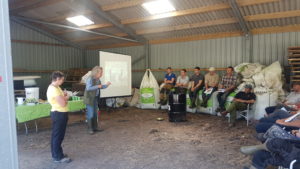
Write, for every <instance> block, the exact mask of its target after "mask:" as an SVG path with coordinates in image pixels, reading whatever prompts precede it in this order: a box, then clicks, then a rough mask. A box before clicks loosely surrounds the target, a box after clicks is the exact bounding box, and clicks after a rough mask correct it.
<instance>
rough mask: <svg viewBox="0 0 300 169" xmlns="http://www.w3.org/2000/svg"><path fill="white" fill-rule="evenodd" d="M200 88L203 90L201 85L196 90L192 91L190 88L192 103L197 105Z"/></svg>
mask: <svg viewBox="0 0 300 169" xmlns="http://www.w3.org/2000/svg"><path fill="white" fill-rule="evenodd" d="M200 90H201V88H200V87H198V88H196V89H195V90H194V91H192V90H191V89H190V91H189V96H190V99H191V105H195V102H196V100H197V96H198V93H199V91H200Z"/></svg>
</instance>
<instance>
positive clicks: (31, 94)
mask: <svg viewBox="0 0 300 169" xmlns="http://www.w3.org/2000/svg"><path fill="white" fill-rule="evenodd" d="M39 92H40V89H39V88H38V87H30V88H25V93H26V99H36V100H38V99H39Z"/></svg>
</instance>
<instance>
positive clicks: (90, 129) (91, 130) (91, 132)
mask: <svg viewBox="0 0 300 169" xmlns="http://www.w3.org/2000/svg"><path fill="white" fill-rule="evenodd" d="M87 124H88V132H89V134H91V135H92V134H94V130H93V121H92V119H90V120H88V121H87Z"/></svg>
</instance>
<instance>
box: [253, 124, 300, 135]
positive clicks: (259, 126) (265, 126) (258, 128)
mask: <svg viewBox="0 0 300 169" xmlns="http://www.w3.org/2000/svg"><path fill="white" fill-rule="evenodd" d="M274 124H275V123H268V122H264V123H258V124H257V125H256V126H255V130H256V132H257V133H265V132H267V131H268V130H269V129H270V128H271V127H272V126H273V125H274ZM276 125H278V126H280V127H285V131H292V130H298V129H299V128H297V127H287V126H282V125H279V124H276Z"/></svg>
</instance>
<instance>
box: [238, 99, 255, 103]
mask: <svg viewBox="0 0 300 169" xmlns="http://www.w3.org/2000/svg"><path fill="white" fill-rule="evenodd" d="M234 101H236V102H241V103H247V104H253V103H255V100H254V99H252V100H242V99H236V98H235V99H234Z"/></svg>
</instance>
